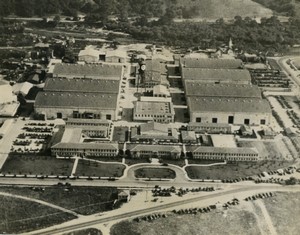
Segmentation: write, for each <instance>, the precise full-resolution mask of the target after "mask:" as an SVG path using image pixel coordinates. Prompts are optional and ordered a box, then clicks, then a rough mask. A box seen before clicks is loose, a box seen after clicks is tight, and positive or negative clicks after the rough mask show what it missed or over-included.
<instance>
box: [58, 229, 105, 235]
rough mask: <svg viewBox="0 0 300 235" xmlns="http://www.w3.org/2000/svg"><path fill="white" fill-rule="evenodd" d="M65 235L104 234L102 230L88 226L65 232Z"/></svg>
mask: <svg viewBox="0 0 300 235" xmlns="http://www.w3.org/2000/svg"><path fill="white" fill-rule="evenodd" d="M63 235H102V232H101V231H100V230H98V229H95V228H87V229H82V230H77V231H73V232H70V233H64V234H63Z"/></svg>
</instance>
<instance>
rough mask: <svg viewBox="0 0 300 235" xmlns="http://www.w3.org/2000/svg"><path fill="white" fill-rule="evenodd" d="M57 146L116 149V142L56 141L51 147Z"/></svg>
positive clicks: (61, 147) (62, 147)
mask: <svg viewBox="0 0 300 235" xmlns="http://www.w3.org/2000/svg"><path fill="white" fill-rule="evenodd" d="M54 148H59V149H78V150H83V149H86V150H88V149H103V150H107V149H109V150H118V149H119V148H118V144H117V143H58V144H56V145H53V146H52V147H51V149H54Z"/></svg>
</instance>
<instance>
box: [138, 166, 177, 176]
mask: <svg viewBox="0 0 300 235" xmlns="http://www.w3.org/2000/svg"><path fill="white" fill-rule="evenodd" d="M134 175H135V177H136V178H161V179H174V178H175V177H176V173H175V172H174V171H173V170H171V169H168V168H150V167H144V168H140V169H137V170H136V171H135V172H134Z"/></svg>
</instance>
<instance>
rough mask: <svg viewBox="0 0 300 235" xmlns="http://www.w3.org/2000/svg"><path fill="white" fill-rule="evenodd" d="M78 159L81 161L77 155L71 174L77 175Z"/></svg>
mask: <svg viewBox="0 0 300 235" xmlns="http://www.w3.org/2000/svg"><path fill="white" fill-rule="evenodd" d="M78 161H79V157H76V158H75V161H74V164H73V169H72V173H71V175H75V173H76V169H77V165H78Z"/></svg>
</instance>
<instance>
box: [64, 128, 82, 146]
mask: <svg viewBox="0 0 300 235" xmlns="http://www.w3.org/2000/svg"><path fill="white" fill-rule="evenodd" d="M81 133H82V129H81V128H70V127H67V128H65V131H64V134H63V136H62V139H61V142H62V143H79V142H80V140H81Z"/></svg>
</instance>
